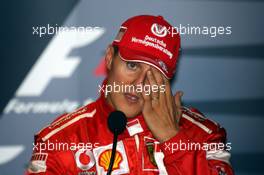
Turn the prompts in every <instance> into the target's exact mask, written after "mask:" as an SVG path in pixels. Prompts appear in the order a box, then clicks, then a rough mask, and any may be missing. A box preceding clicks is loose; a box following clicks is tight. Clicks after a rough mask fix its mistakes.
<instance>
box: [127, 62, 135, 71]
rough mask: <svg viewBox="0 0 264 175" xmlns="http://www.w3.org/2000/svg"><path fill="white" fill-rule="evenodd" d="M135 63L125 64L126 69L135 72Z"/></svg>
mask: <svg viewBox="0 0 264 175" xmlns="http://www.w3.org/2000/svg"><path fill="white" fill-rule="evenodd" d="M137 66H138V65H137V63H134V62H127V67H128V69H131V70H135V69H136V68H137Z"/></svg>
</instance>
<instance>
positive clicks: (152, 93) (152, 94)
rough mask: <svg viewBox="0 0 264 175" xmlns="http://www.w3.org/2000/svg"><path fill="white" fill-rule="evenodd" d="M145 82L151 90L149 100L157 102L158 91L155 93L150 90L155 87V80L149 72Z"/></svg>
mask: <svg viewBox="0 0 264 175" xmlns="http://www.w3.org/2000/svg"><path fill="white" fill-rule="evenodd" d="M147 80H148V81H149V85H150V89H151V94H150V95H151V98H152V100H153V101H155V102H158V100H159V91H158V90H157V91H155V90H153V89H152V88H153V87H154V86H157V84H158V83H157V81H156V78H155V77H154V75H153V73H152V72H151V71H148V72H147Z"/></svg>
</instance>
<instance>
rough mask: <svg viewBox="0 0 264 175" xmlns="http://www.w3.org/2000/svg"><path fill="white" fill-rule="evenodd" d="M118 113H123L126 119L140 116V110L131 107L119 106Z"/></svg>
mask: <svg viewBox="0 0 264 175" xmlns="http://www.w3.org/2000/svg"><path fill="white" fill-rule="evenodd" d="M119 110H120V111H122V112H124V113H125V114H126V117H127V118H133V117H136V116H137V115H139V114H140V112H141V109H139V108H137V107H133V106H127V107H125V106H120V108H119Z"/></svg>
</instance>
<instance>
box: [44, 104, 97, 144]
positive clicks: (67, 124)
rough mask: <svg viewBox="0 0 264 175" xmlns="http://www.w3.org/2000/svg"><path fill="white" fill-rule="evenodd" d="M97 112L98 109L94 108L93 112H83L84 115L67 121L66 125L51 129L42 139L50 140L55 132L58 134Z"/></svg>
mask: <svg viewBox="0 0 264 175" xmlns="http://www.w3.org/2000/svg"><path fill="white" fill-rule="evenodd" d="M95 113H96V109H94V110H93V112H91V113H85V114H82V115H79V116H78V117H75V118H74V119H72V120H70V121H68V122H67V123H65V124H64V125H61V126H60V127H58V128H56V129H54V130H53V131H51V132H50V133H48V134H47V135H46V136H44V137H43V138H42V140H43V141H44V142H45V141H46V140H48V139H49V138H50V137H51V136H53V135H54V134H56V133H57V132H59V131H60V130H62V129H64V128H66V127H68V126H70V125H71V124H73V123H75V122H77V121H79V120H80V119H83V118H86V117H88V118H89V117H93V116H94V114H95Z"/></svg>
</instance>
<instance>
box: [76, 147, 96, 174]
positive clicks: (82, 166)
mask: <svg viewBox="0 0 264 175" xmlns="http://www.w3.org/2000/svg"><path fill="white" fill-rule="evenodd" d="M83 153H84V154H85V155H86V156H88V157H89V162H88V163H87V164H83V163H82V162H81V159H80V157H81V154H83ZM75 162H76V164H77V167H78V168H80V169H82V170H89V169H90V168H92V167H93V166H94V164H95V159H94V156H93V153H92V151H90V150H85V149H79V150H78V151H77V152H76V153H75Z"/></svg>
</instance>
